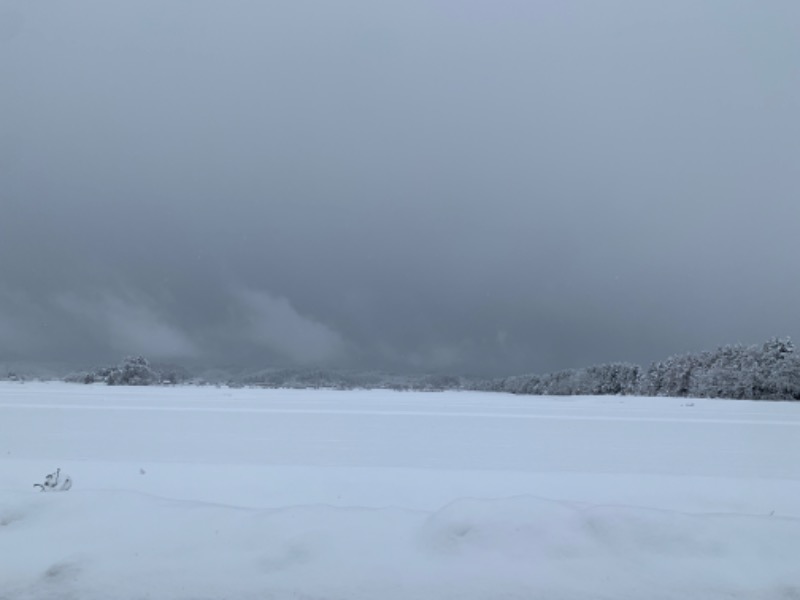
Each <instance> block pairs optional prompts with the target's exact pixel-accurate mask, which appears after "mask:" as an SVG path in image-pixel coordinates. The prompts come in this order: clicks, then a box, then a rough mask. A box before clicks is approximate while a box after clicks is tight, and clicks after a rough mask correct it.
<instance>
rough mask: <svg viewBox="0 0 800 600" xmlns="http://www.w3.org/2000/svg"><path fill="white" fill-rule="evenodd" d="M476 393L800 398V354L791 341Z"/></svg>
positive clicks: (489, 385)
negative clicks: (643, 367) (646, 366)
mask: <svg viewBox="0 0 800 600" xmlns="http://www.w3.org/2000/svg"><path fill="white" fill-rule="evenodd" d="M471 389H475V390H484V391H495V392H509V393H512V394H533V395H548V396H573V395H608V394H622V395H639V396H672V397H692V398H734V399H750V400H800V356H798V354H797V353H796V352H795V349H794V345H793V344H792V342H791V341H790V340H788V339H777V338H775V339H771V340H769V341H767V342H765V343H763V344H761V345H754V346H742V345H733V346H722V347H721V348H718V349H716V350H714V351H711V352H700V353H692V354H682V355H678V356H671V357H670V358H668V359H666V360H662V361H656V362H654V363H652V364H651V365H650V366H649V367H648V368H646V369H642V368H641V367H639V366H638V365H633V364H627V363H613V364H607V365H598V366H593V367H588V368H585V369H569V370H566V371H559V372H557V373H549V374H546V375H519V376H514V377H504V378H500V379H492V380H488V381H481V382H474V383H473V384H472V386H471Z"/></svg>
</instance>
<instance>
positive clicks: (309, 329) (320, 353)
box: [233, 290, 347, 365]
mask: <svg viewBox="0 0 800 600" xmlns="http://www.w3.org/2000/svg"><path fill="white" fill-rule="evenodd" d="M236 296H237V300H238V301H239V302H240V305H239V306H238V307H237V308H238V309H239V310H237V314H239V315H240V316H241V320H242V323H241V325H242V326H243V327H242V331H241V332H240V336H241V337H242V338H245V339H249V340H250V341H253V342H255V343H256V344H257V345H260V346H264V347H266V348H267V349H268V350H269V351H271V352H273V353H276V354H277V355H279V356H281V357H283V358H285V359H289V360H290V361H292V362H294V363H299V364H303V365H306V364H320V363H321V364H328V363H336V362H340V361H341V360H342V359H343V358H344V355H345V354H346V351H347V350H346V344H345V341H344V340H343V339H342V337H341V336H340V335H339V334H338V333H336V332H335V331H333V330H332V329H331V328H330V327H328V326H326V325H324V324H322V323H319V322H317V321H315V320H313V319H311V318H309V317H306V316H303V315H301V314H300V313H298V312H297V310H296V309H295V308H294V307H293V306H292V305H291V304H290V303H289V301H288V300H287V299H286V298H280V297H274V296H272V295H270V294H269V293H268V292H264V291H252V290H242V291H239V292H238V293H237V294H236ZM233 331H234V332H236V329H234V330H233Z"/></svg>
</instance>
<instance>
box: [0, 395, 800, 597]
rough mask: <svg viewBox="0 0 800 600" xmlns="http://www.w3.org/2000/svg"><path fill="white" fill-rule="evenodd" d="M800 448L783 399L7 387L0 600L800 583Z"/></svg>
mask: <svg viewBox="0 0 800 600" xmlns="http://www.w3.org/2000/svg"><path fill="white" fill-rule="evenodd" d="M798 459H800V404H793V403H770V402H744V401H724V400H690V401H687V400H686V399H672V398H629V397H571V398H537V397H517V396H509V395H500V394H488V393H468V392H452V393H450V392H443V393H411V392H389V391H349V392H339V391H324V390H321V391H299V390H291V391H284V390H255V389H240V390H231V389H226V388H213V387H206V388H199V387H174V388H169V387H163V388H152V387H148V388H111V387H106V386H99V385H98V386H94V385H93V386H82V385H77V384H62V383H26V384H24V385H22V384H16V383H0V598H2V599H4V600H12V599H13V600H18V599H19V600H22V599H27V598H31V599H34V598H35V599H38V598H51V597H60V598H80V599H91V600H93V599H101V598H102V599H105V598H123V599H134V598H137V599H138V598H153V599H157V598H158V599H160V598H170V599H176V598H181V599H184V598H185V599H189V598H192V599H206V598H207V599H212V598H229V599H239V598H242V599H245V598H274V599H283V598H286V599H290V598H291V599H297V600H300V599H302V600H310V599H318V600H323V599H324V600H333V599H338V600H343V599H353V600H361V599H364V600H366V599H370V600H372V599H380V600H394V599H409V598H413V599H415V600H425V599H443V598H447V599H450V598H452V599H456V598H458V599H467V600H469V599H479V598H480V599H487V598H492V599H495V598H503V599H507V600H511V599H531V598H547V599H565V600H572V599H588V598H614V599H627V598H630V599H641V598H648V599H659V598H681V599H684V598H688V599H701V598H702V599H706V598H709V599H714V598H762V599H772V598H775V599H792V598H794V599H798V598H800V566H798V565H800V543H798V542H799V541H800V500H798V499H800V460H798ZM57 467H60V468H61V470H62V473H64V474H69V475H70V476H71V477H72V479H73V482H74V483H73V487H72V490H71V491H69V492H64V493H39V492H36V491H34V490H33V487H32V484H33V483H37V482H40V481H41V480H42V479H43V478H44V475H45V474H47V473H50V472H52V471H54V470H55V469H56V468H57Z"/></svg>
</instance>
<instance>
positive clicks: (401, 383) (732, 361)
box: [5, 338, 800, 400]
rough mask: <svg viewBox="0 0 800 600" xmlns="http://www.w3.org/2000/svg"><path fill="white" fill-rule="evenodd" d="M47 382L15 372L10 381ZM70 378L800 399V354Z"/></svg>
mask: <svg viewBox="0 0 800 600" xmlns="http://www.w3.org/2000/svg"><path fill="white" fill-rule="evenodd" d="M28 378H38V379H43V378H44V379H46V377H42V376H41V375H38V376H37V375H24V374H21V372H18V371H14V370H7V371H6V374H5V379H8V380H14V381H24V380H25V379H28ZM63 380H65V381H68V382H74V383H84V384H93V383H101V384H107V385H134V386H135V385H176V384H191V385H226V386H230V387H244V386H250V387H261V388H273V389H280V388H287V389H288V388H292V389H323V388H325V389H340V390H341V389H344V390H347V389H393V390H398V391H403V390H417V391H444V390H472V391H490V392H503V393H511V394H522V395H533V396H573V395H591V396H605V395H639V396H670V397H692V398H732V399H750V400H800V354H799V353H797V352H796V351H795V346H794V344H793V343H792V341H791V340H790V339H788V338H785V339H780V338H773V339H770V340H767V341H766V342H764V343H763V344H756V345H749V346H748V345H742V344H734V345H727V346H721V347H719V348H717V349H716V350H713V351H705V352H695V353H687V354H681V355H675V356H671V357H669V358H667V359H665V360H659V361H654V362H652V363H651V364H650V365H648V366H647V367H641V366H639V365H636V364H632V363H607V364H600V365H593V366H589V367H586V368H580V369H566V370H561V371H556V372H553V373H546V374H526V375H515V376H510V377H500V378H494V379H477V378H471V377H462V376H458V375H450V374H443V373H433V374H416V375H413V374H411V375H410V374H390V373H385V372H379V371H368V372H363V371H343V370H329V369H301V368H292V369H287V368H264V369H257V370H238V371H232V370H224V369H216V370H204V371H202V372H192V371H191V370H190V369H187V368H185V367H182V366H179V365H171V364H163V363H162V364H159V363H152V364H151V363H150V362H149V361H148V360H147V359H146V358H144V357H141V356H133V357H128V358H126V359H124V360H123V361H122V362H120V363H119V364H118V365H114V366H108V367H102V368H98V369H92V370H88V371H79V372H73V373H70V374H68V375H66V376H64V377H63Z"/></svg>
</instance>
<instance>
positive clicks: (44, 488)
mask: <svg viewBox="0 0 800 600" xmlns="http://www.w3.org/2000/svg"><path fill="white" fill-rule="evenodd" d="M33 487H35V488H36V487H38V488H39V491H41V492H66V491H67V490H69V489H70V488H71V487H72V478H71V477H70V476H69V475H64V477H61V469H56V470H55V472H54V473H50V474H49V475H47V476H45V478H44V483H34V484H33Z"/></svg>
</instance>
